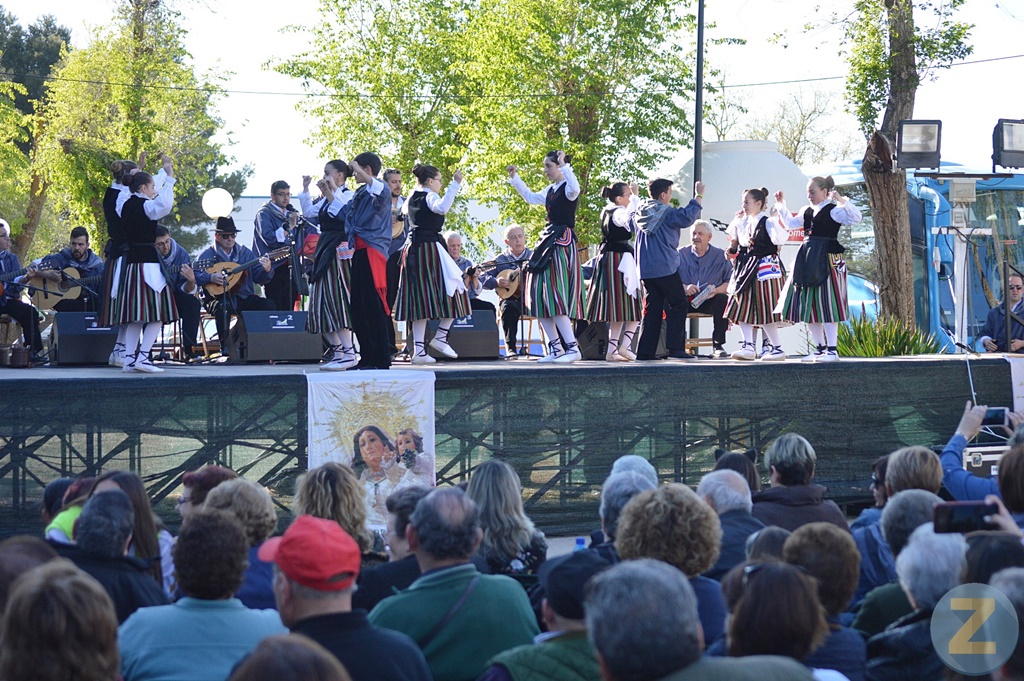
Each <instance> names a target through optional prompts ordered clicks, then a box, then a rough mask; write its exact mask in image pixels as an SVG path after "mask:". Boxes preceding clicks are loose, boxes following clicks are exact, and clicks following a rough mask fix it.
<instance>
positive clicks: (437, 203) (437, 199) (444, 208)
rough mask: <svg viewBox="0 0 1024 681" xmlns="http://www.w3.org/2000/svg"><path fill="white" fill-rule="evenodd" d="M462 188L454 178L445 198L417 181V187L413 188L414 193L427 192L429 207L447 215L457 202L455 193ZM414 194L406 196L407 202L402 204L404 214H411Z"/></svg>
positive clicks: (439, 213) (445, 193)
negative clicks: (410, 209)
mask: <svg viewBox="0 0 1024 681" xmlns="http://www.w3.org/2000/svg"><path fill="white" fill-rule="evenodd" d="M460 189H462V185H461V184H459V183H458V182H456V181H455V180H452V182H451V184H449V185H448V189H446V190H445V192H444V198H443V199H442V198H441V196H440V195H439V194H438V193H437V192H435V191H434V190H433V189H427V188H426V187H424V186H422V185H420V184H418V183H417V185H416V188H415V189H413V190H412V194H415V193H416V192H426V193H427V208H429V209H430V210H432V211H433V212H435V213H437V214H438V215H447V213H448V211H450V210H451V209H452V204H453V203H455V195H456V194H458V193H459V190H460ZM412 194H409V196H408V198H406V200H405V203H403V204H402V215H408V214H409V199H411V198H412Z"/></svg>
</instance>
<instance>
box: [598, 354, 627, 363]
mask: <svg viewBox="0 0 1024 681" xmlns="http://www.w3.org/2000/svg"><path fill="white" fill-rule="evenodd" d="M604 359H605V361H606V362H628V361H629V357H626V356H625V355H624V354H622V352H621V351H619V352H609V353H607V354H606V355H605V356H604Z"/></svg>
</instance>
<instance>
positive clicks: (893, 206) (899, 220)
mask: <svg viewBox="0 0 1024 681" xmlns="http://www.w3.org/2000/svg"><path fill="white" fill-rule="evenodd" d="M892 152H893V149H892V145H891V144H890V142H889V140H888V139H886V138H885V136H884V135H882V134H881V133H880V132H877V131H876V132H875V133H874V134H873V135H872V136H871V141H870V142H869V143H868V148H867V151H865V152H864V162H863V164H862V165H861V172H862V173H863V174H864V181H865V183H866V184H867V188H868V201H869V204H870V206H871V218H872V220H873V221H874V224H875V248H877V249H878V286H879V291H878V301H879V303H880V305H881V314H882V316H883V317H894V318H896V319H900V320H902V321H904V322H905V323H907V324H910V325H915V324H916V320H915V318H914V264H913V259H912V258H911V251H910V213H909V211H908V210H907V177H906V173H905V172H904V171H903V170H899V169H896V170H894V169H893V153H892Z"/></svg>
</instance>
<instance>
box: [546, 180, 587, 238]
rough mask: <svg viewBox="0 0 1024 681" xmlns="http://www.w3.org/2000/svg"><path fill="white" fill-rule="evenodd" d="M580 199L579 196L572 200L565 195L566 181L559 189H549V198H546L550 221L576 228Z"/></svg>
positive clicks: (550, 222) (554, 223)
mask: <svg viewBox="0 0 1024 681" xmlns="http://www.w3.org/2000/svg"><path fill="white" fill-rule="evenodd" d="M578 201H579V197H578V196H577V197H576V200H575V201H570V200H569V198H568V197H567V196H566V195H565V182H563V183H562V184H561V185H559V187H558V189H554V190H552V191H549V192H548V195H547V198H546V199H544V208H545V209H547V219H548V223H549V224H552V225H565V226H566V227H570V228H573V229H575V228H576V204H577V202H578Z"/></svg>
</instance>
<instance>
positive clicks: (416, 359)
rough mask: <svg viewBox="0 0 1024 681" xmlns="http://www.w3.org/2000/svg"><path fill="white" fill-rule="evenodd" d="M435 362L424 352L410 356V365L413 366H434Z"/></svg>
mask: <svg viewBox="0 0 1024 681" xmlns="http://www.w3.org/2000/svg"><path fill="white" fill-rule="evenodd" d="M436 362H437V360H436V359H434V358H433V357H431V356H430V355H428V354H427V353H425V352H424V353H423V354H418V353H417V354H415V355H413V356H412V363H413V364H434V363H436Z"/></svg>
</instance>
